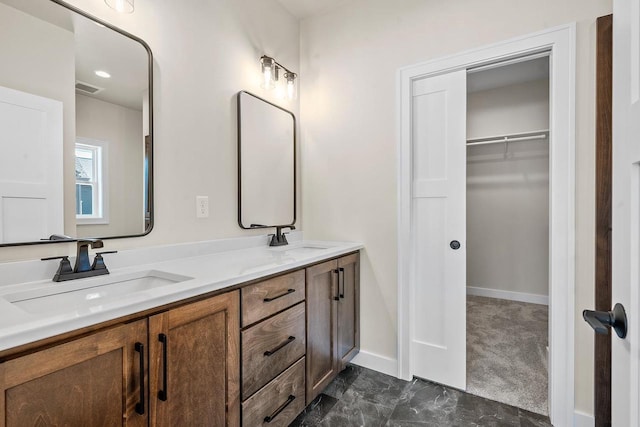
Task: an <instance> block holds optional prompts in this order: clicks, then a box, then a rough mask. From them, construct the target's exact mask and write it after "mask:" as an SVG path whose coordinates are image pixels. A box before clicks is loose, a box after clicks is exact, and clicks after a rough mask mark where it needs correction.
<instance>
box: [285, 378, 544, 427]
mask: <svg viewBox="0 0 640 427" xmlns="http://www.w3.org/2000/svg"><path fill="white" fill-rule="evenodd" d="M292 426H295V427H298V426H300V427H302V426H326V427H342V426H367V427H368V426H372V427H377V426H389V427H404V426H407V427H408V426H460V427H465V426H514V427H518V426H520V427H550V426H551V424H550V423H549V418H547V417H545V416H542V415H538V414H534V413H532V412H527V411H525V410H522V409H518V408H516V407H513V406H509V405H505V404H503V403H498V402H494V401H492V400H488V399H485V398H483V397H479V396H474V395H471V394H467V393H463V392H461V391H458V390H454V389H451V388H448V387H445V386H442V385H439V384H435V383H431V382H428V381H424V380H421V379H414V380H413V381H403V380H399V379H397V378H394V377H391V376H388V375H385V374H381V373H379V372H376V371H372V370H369V369H365V368H361V367H358V366H355V365H349V366H348V367H347V369H345V370H344V371H343V372H342V373H340V375H338V377H337V378H336V379H335V380H334V381H333V382H332V383H331V384H330V385H329V386H328V387H327V389H326V390H324V393H322V394H321V395H320V396H318V397H317V398H316V399H315V400H314V401H313V402H311V404H309V406H307V408H306V409H305V411H304V412H303V413H302V414H300V416H298V418H296V420H295V421H294V422H293V423H292V424H291V426H290V427H292Z"/></svg>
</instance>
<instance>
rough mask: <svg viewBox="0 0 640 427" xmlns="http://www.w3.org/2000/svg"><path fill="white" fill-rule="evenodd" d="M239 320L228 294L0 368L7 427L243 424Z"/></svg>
mask: <svg viewBox="0 0 640 427" xmlns="http://www.w3.org/2000/svg"><path fill="white" fill-rule="evenodd" d="M239 313H240V312H239V297H238V291H233V292H228V293H225V294H222V295H218V296H215V297H212V298H207V299H204V300H201V301H198V302H194V303H189V304H186V305H183V306H180V307H178V308H175V309H172V310H169V311H165V312H162V313H160V314H157V315H154V316H151V317H149V318H144V319H142V320H138V321H135V322H133V323H129V324H124V325H119V326H115V327H112V328H109V329H106V330H102V331H99V332H94V333H91V334H90V335H88V336H86V337H83V338H79V339H76V340H73V341H70V342H67V343H63V344H59V345H55V346H53V347H50V348H48V349H45V350H41V351H37V352H35V353H31V354H28V355H26V356H22V357H17V358H15V359H12V360H8V361H6V362H4V363H0V389H1V390H2V399H0V427H24V426H69V427H87V426H91V427H98V426H127V427H143V426H171V427H173V426H179V425H185V426H186V425H189V426H196V425H211V426H234V427H236V426H239V425H240V385H239V384H240V358H239V352H240V346H239V335H240V315H239ZM143 383H144V387H142V386H141V385H142V384H143ZM147 391H148V392H147Z"/></svg>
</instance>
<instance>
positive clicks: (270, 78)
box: [105, 0, 298, 99]
mask: <svg viewBox="0 0 640 427" xmlns="http://www.w3.org/2000/svg"><path fill="white" fill-rule="evenodd" d="M105 1H106V0H105ZM260 67H261V71H262V84H261V85H260V86H261V87H262V88H263V89H275V88H276V87H278V86H279V85H281V84H284V85H286V91H281V93H283V95H285V96H286V97H287V98H288V99H296V98H297V96H298V79H297V77H298V75H297V74H296V73H294V72H293V71H291V70H289V69H288V68H286V67H284V66H283V65H282V64H280V63H278V62H277V61H276V60H275V59H273V58H271V57H270V56H266V55H265V56H263V57H262V58H260ZM281 72H283V74H282V81H281V80H280V73H281Z"/></svg>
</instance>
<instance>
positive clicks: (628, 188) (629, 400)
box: [611, 0, 640, 427]
mask: <svg viewBox="0 0 640 427" xmlns="http://www.w3.org/2000/svg"><path fill="white" fill-rule="evenodd" d="M613 11H614V12H613V193H612V206H613V241H612V244H613V246H612V258H613V265H612V267H613V269H612V276H613V277H612V279H613V283H612V288H613V292H612V297H613V302H614V303H621V304H623V305H624V307H625V309H626V313H627V319H628V322H629V323H628V325H629V327H628V333H627V336H626V338H625V339H619V338H618V337H617V336H616V335H615V334H613V333H612V384H611V385H612V388H611V392H612V396H611V398H612V402H611V403H612V423H613V426H621V427H623V426H638V425H640V412H639V411H640V393H639V388H640V371H639V358H640V354H639V353H638V344H639V343H640V322H639V321H638V313H640V289H639V287H640V277H639V274H638V267H639V264H640V250H639V248H640V227H639V225H640V0H615V1H614V8H613Z"/></svg>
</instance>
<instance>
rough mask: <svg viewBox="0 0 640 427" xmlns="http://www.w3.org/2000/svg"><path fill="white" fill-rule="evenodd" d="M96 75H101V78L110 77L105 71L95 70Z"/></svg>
mask: <svg viewBox="0 0 640 427" xmlns="http://www.w3.org/2000/svg"><path fill="white" fill-rule="evenodd" d="M96 76H98V77H102V78H103V79H110V78H111V74H109V73H107V72H106V71H100V70H98V71H96Z"/></svg>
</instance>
